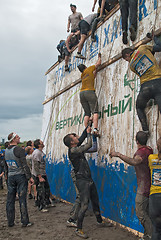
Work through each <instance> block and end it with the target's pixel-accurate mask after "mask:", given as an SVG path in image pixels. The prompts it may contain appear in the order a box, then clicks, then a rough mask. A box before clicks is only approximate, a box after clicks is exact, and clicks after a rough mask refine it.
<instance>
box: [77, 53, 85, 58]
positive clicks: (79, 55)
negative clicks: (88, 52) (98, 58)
mask: <svg viewBox="0 0 161 240" xmlns="http://www.w3.org/2000/svg"><path fill="white" fill-rule="evenodd" d="M75 57H76V58H81V59H86V58H85V57H84V56H83V55H82V54H81V53H77V54H76V56H75Z"/></svg>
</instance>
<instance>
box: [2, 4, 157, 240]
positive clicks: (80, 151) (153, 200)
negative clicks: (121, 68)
mask: <svg viewBox="0 0 161 240" xmlns="http://www.w3.org/2000/svg"><path fill="white" fill-rule="evenodd" d="M96 2H97V0H94V3H93V7H92V11H94V9H95V5H96ZM137 2H138V1H135V0H119V3H120V10H121V16H122V30H123V39H122V40H123V43H124V44H127V42H128V39H127V36H128V15H129V14H130V28H129V31H130V34H131V35H130V38H131V40H132V41H134V40H135V38H136V32H137ZM116 4H117V1H112V0H111V1H110V0H102V1H101V0H100V1H99V6H100V12H99V13H98V14H90V15H88V16H87V17H85V18H83V16H82V14H81V13H79V12H77V11H76V5H74V4H71V5H70V8H71V11H72V14H71V15H70V16H69V18H68V25H67V32H69V31H70V29H71V32H70V34H69V36H68V38H67V40H66V41H65V40H61V41H60V43H59V45H58V46H57V48H58V50H59V52H60V54H61V55H60V56H59V61H61V60H62V59H65V71H69V67H68V61H69V57H70V53H71V51H72V49H73V47H74V46H75V45H77V44H78V52H77V55H76V57H78V58H82V59H85V57H84V56H83V55H82V54H81V50H82V48H83V44H84V42H85V40H86V38H87V35H88V33H89V30H90V29H91V26H92V35H91V36H92V40H93V41H95V37H94V32H95V30H96V26H97V23H98V22H99V21H102V19H103V17H104V15H105V14H106V13H109V11H111V9H113V7H114V6H115V5H116ZM131 9H132V10H131ZM92 24H93V25H92ZM148 37H149V38H151V39H153V40H154V45H152V46H150V45H141V46H139V47H138V48H137V49H136V50H134V49H132V48H125V49H123V51H122V58H123V59H125V60H126V61H128V62H129V65H130V69H131V70H132V71H133V72H134V73H136V74H137V75H138V76H139V77H140V84H141V88H140V92H139V94H138V97H137V100H136V110H137V114H138V118H139V120H140V123H141V126H142V131H138V132H137V134H136V144H137V151H136V153H135V154H134V156H133V157H129V156H125V155H123V154H121V153H120V152H116V151H114V150H113V151H111V152H110V154H109V155H110V157H111V158H113V157H117V158H120V159H121V160H122V161H124V162H125V163H127V164H129V165H132V166H134V167H135V171H136V177H137V194H136V199H135V207H136V215H137V217H138V219H139V221H140V222H141V224H142V225H143V228H144V237H143V239H144V240H149V239H152V240H160V239H161V207H160V206H161V205H160V201H161V138H159V139H158V141H157V143H156V144H157V150H158V153H157V154H153V150H152V148H151V147H149V146H147V140H148V138H149V137H150V131H149V126H148V122H147V118H146V113H145V108H146V106H147V103H148V101H149V100H150V99H154V100H155V103H156V104H157V105H158V108H159V111H160V113H161V68H160V67H159V65H158V63H157V60H156V58H155V57H154V54H155V52H161V41H160V39H159V38H158V36H155V35H154V33H153V32H152V33H151V34H148ZM100 65H101V54H100V53H99V54H98V60H97V62H96V64H95V65H92V66H90V67H86V66H85V65H84V64H80V65H79V66H78V69H79V71H80V72H81V80H82V87H81V90H80V103H81V105H82V107H83V109H84V113H85V117H84V126H85V130H84V131H83V133H82V135H81V136H80V137H79V136H78V135H77V134H76V133H69V134H67V135H66V136H65V137H64V138H63V142H64V144H65V145H66V146H67V147H68V156H69V160H70V162H71V164H72V167H73V169H72V172H71V177H72V179H73V183H74V186H75V190H76V200H75V204H74V205H73V208H72V209H71V212H70V215H69V218H68V220H67V226H71V227H76V235H77V236H80V237H82V238H87V237H88V236H87V234H86V233H85V232H84V231H83V220H84V217H85V213H86V211H87V208H88V204H89V201H91V203H92V208H93V212H94V214H95V216H96V221H97V224H98V226H101V227H111V226H112V224H111V223H110V222H107V221H106V222H105V221H104V220H103V219H102V216H101V213H100V207H99V197H98V193H97V189H96V185H95V183H94V181H93V179H92V176H91V170H90V167H89V164H88V161H87V159H86V157H85V154H86V153H93V152H96V151H97V138H98V137H100V135H99V130H98V108H99V106H98V99H97V96H96V93H95V87H94V80H95V77H96V74H97V71H98V68H99V66H100ZM92 125H93V128H94V129H93V131H92ZM85 139H87V142H86V143H85V144H83V142H84V141H85ZM19 143H20V137H19V136H18V135H17V134H16V133H14V132H12V133H10V134H9V135H8V142H7V143H6V145H5V151H4V150H0V160H1V161H0V189H3V181H2V179H3V175H5V178H6V183H7V188H8V194H7V203H6V213H7V220H8V226H9V227H13V226H14V221H15V199H16V196H17V195H16V194H18V199H19V203H20V212H21V223H22V227H29V226H32V223H31V222H30V221H29V216H28V211H27V194H28V198H29V199H32V198H33V195H32V192H33V193H34V200H35V206H36V207H37V208H38V209H39V210H40V211H41V212H47V211H48V207H49V206H55V205H54V203H53V198H52V194H51V192H50V186H49V183H48V179H47V175H46V170H45V163H46V157H45V154H44V152H43V148H44V143H43V142H42V141H41V140H40V139H36V140H35V141H34V142H32V141H31V140H30V141H28V142H27V145H26V147H24V148H22V147H20V146H18V145H19ZM32 188H33V190H32Z"/></svg>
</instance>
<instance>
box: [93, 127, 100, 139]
mask: <svg viewBox="0 0 161 240" xmlns="http://www.w3.org/2000/svg"><path fill="white" fill-rule="evenodd" d="M93 135H94V136H95V137H100V134H99V132H98V129H96V128H94V130H93Z"/></svg>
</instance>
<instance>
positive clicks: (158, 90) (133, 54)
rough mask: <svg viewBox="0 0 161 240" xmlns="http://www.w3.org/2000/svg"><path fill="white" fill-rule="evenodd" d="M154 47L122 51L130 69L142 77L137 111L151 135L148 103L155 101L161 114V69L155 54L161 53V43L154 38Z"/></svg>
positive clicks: (143, 46)
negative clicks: (148, 120) (146, 111)
mask: <svg viewBox="0 0 161 240" xmlns="http://www.w3.org/2000/svg"><path fill="white" fill-rule="evenodd" d="M154 42H155V44H154V46H149V45H141V46H140V47H139V48H138V49H136V50H135V51H134V50H133V49H132V48H125V49H123V50H122V57H123V59H125V60H126V61H128V62H129V63H130V69H131V70H132V71H133V72H134V73H136V74H137V75H138V76H139V77H140V83H141V88H140V92H139V95H138V97H137V100H136V110H137V114H138V117H139V120H140V122H141V125H142V129H143V131H145V132H146V133H148V134H149V127H148V123H147V118H146V114H145V108H146V105H147V102H148V101H149V100H150V99H154V100H155V102H156V104H157V105H158V107H159V111H160V113H161V68H160V67H159V65H158V63H157V61H156V59H155V57H154V53H155V52H161V41H160V40H159V38H157V36H154Z"/></svg>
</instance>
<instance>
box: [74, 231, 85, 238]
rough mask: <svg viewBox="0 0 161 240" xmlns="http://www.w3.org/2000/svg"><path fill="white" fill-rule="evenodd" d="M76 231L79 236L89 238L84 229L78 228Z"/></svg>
mask: <svg viewBox="0 0 161 240" xmlns="http://www.w3.org/2000/svg"><path fill="white" fill-rule="evenodd" d="M75 233H76V235H77V236H79V237H81V238H84V239H87V238H88V236H87V234H86V233H84V232H83V231H82V229H77V230H76V231H75Z"/></svg>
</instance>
